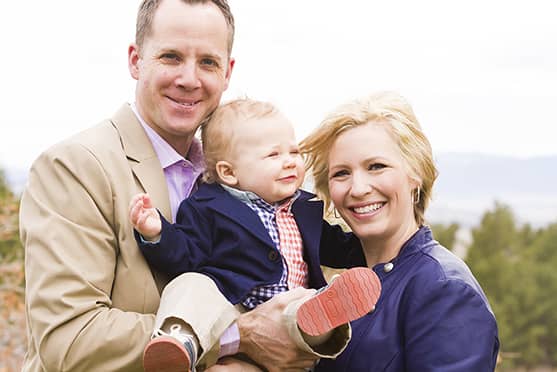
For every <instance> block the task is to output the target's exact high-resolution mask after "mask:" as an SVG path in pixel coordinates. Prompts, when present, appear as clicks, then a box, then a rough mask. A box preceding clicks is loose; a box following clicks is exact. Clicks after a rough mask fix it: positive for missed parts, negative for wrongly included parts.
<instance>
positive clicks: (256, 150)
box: [231, 114, 305, 204]
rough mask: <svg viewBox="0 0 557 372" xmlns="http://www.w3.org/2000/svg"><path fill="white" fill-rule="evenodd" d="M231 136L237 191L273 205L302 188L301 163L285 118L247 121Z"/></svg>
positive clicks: (275, 117) (268, 117)
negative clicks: (244, 192) (251, 194)
mask: <svg viewBox="0 0 557 372" xmlns="http://www.w3.org/2000/svg"><path fill="white" fill-rule="evenodd" d="M233 137H234V144H233V151H232V152H233V154H234V155H233V159H231V163H232V166H233V168H234V172H235V175H236V178H237V180H238V185H236V188H238V189H240V190H244V191H251V192H253V193H255V194H257V195H258V196H259V197H260V198H262V199H263V200H265V201H266V202H267V203H271V204H272V203H276V202H278V201H281V200H283V199H286V198H288V197H290V196H292V195H293V194H294V193H295V192H296V190H297V189H298V188H299V187H300V186H301V185H302V183H303V181H304V176H305V170H304V162H303V160H302V156H301V154H300V152H299V150H298V144H297V142H296V136H295V134H294V128H293V127H292V124H290V122H289V121H288V120H287V119H286V118H285V117H284V116H282V115H280V114H273V115H271V116H267V117H264V118H254V119H249V120H248V121H246V122H244V123H242V124H240V125H238V127H237V128H235V129H234V136H233Z"/></svg>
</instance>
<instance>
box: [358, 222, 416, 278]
mask: <svg viewBox="0 0 557 372" xmlns="http://www.w3.org/2000/svg"><path fill="white" fill-rule="evenodd" d="M418 229H419V226H418V224H417V223H416V222H415V221H412V223H409V224H406V226H401V227H400V228H399V229H397V230H396V231H394V232H392V233H391V234H389V233H388V232H387V233H386V234H385V235H383V236H375V237H372V238H369V239H367V240H362V246H363V250H364V255H365V258H366V263H367V266H368V267H370V268H371V267H373V266H375V265H377V264H379V263H386V262H389V261H391V260H392V259H394V258H395V257H396V256H398V254H399V253H400V249H401V248H402V246H403V245H404V243H406V242H407V241H408V239H410V237H411V236H412V235H414V234H415V233H416V231H418Z"/></svg>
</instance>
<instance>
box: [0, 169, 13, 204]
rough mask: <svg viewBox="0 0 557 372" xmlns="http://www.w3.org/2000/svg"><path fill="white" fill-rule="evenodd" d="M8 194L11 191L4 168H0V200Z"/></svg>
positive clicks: (10, 193) (10, 194) (9, 194)
mask: <svg viewBox="0 0 557 372" xmlns="http://www.w3.org/2000/svg"><path fill="white" fill-rule="evenodd" d="M9 196H12V192H11V191H10V188H9V185H8V180H7V179H6V174H5V173H4V170H3V169H0V201H3V200H5V199H6V198H7V197H9Z"/></svg>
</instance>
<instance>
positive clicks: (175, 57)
mask: <svg viewBox="0 0 557 372" xmlns="http://www.w3.org/2000/svg"><path fill="white" fill-rule="evenodd" d="M161 59H163V60H164V61H168V62H178V61H179V60H180V58H179V57H178V55H176V54H174V53H164V54H163V55H161Z"/></svg>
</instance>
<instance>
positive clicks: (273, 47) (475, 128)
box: [0, 0, 557, 168]
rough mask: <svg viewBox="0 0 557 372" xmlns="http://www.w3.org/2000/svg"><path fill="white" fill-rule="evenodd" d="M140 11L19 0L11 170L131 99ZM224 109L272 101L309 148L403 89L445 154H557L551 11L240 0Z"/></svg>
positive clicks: (14, 21)
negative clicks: (328, 123)
mask: <svg viewBox="0 0 557 372" xmlns="http://www.w3.org/2000/svg"><path fill="white" fill-rule="evenodd" d="M138 4H139V1H137V0H117V1H115V0H96V1H83V0H76V1H69V0H66V1H63V0H61V1H52V2H51V1H42V0H29V1H14V2H9V5H7V6H5V7H4V8H3V10H2V12H1V13H0V35H2V43H1V45H0V60H1V65H0V66H1V67H0V94H1V97H0V99H1V107H2V108H1V110H0V112H1V121H0V123H1V129H2V130H1V132H0V133H1V135H0V166H4V167H6V166H8V167H23V168H26V167H28V166H29V165H30V164H31V162H32V160H33V159H34V158H35V157H36V156H37V155H38V154H39V153H40V152H41V151H42V150H44V149H45V148H46V147H48V146H50V145H51V144H53V143H55V142H57V141H59V140H61V139H63V138H66V137H68V136H69V135H71V134H73V133H75V132H77V131H79V130H81V129H84V128H86V127H89V126H91V125H93V124H95V123H96V122H98V121H100V120H101V119H104V118H106V117H109V116H110V115H111V114H112V113H113V112H114V111H115V110H116V109H118V107H119V106H120V105H121V104H122V103H123V102H125V101H131V100H133V91H134V80H132V79H131V77H130V76H129V73H128V70H127V47H128V44H129V43H130V41H132V40H133V36H134V24H135V15H136V9H137V6H138ZM230 4H231V7H232V10H233V12H234V14H235V17H236V25H237V33H236V41H235V45H234V50H233V55H234V57H235V58H236V67H235V70H234V73H233V76H232V82H231V86H230V88H229V90H228V91H227V92H226V94H225V96H224V98H225V99H230V98H234V97H236V96H240V95H241V96H243V95H248V96H250V97H252V98H256V99H263V100H270V101H272V102H274V103H276V104H277V105H278V106H279V108H280V109H281V110H282V111H283V112H284V113H285V114H286V115H287V116H288V117H290V119H291V120H292V121H293V122H294V124H295V126H296V128H297V133H298V137H299V138H300V139H301V138H302V137H303V136H305V135H306V134H308V133H309V131H310V130H311V129H312V128H313V127H315V126H316V125H317V124H318V123H319V122H320V120H321V119H322V118H323V116H324V115H325V114H326V113H327V112H329V111H330V110H332V109H333V108H334V107H335V106H337V105H338V104H340V103H343V102H345V101H347V100H351V99H353V98H357V97H360V96H363V95H366V94H368V93H370V92H374V91H378V90H396V91H398V92H400V93H401V94H402V95H403V96H405V97H406V98H407V99H408V100H409V101H410V102H411V103H412V105H413V107H414V109H415V111H416V114H417V116H418V119H419V120H420V122H421V123H422V126H423V127H424V130H425V131H426V133H427V134H428V136H429V138H430V140H431V142H432V145H433V148H434V152H436V153H441V152H457V151H458V152H484V153H490V154H500V155H516V156H519V157H532V156H543V155H550V154H552V155H554V154H557V145H556V142H557V140H556V134H557V115H556V112H557V91H556V89H557V23H556V22H555V11H554V9H553V1H551V0H547V1H536V0H533V1H532V0H529V1H502V0H501V1H499V0H489V1H487V0H468V1H458V2H456V1H443V0H439V1H427V0H420V1H375V0H359V1H356V0H343V1H339V0H334V1H333V0H280V1H279V0H230Z"/></svg>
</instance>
